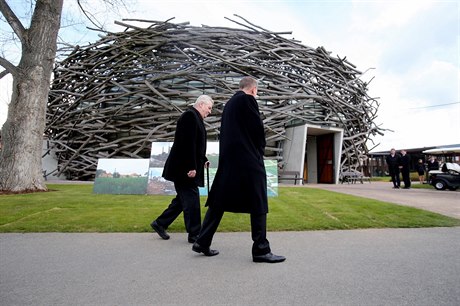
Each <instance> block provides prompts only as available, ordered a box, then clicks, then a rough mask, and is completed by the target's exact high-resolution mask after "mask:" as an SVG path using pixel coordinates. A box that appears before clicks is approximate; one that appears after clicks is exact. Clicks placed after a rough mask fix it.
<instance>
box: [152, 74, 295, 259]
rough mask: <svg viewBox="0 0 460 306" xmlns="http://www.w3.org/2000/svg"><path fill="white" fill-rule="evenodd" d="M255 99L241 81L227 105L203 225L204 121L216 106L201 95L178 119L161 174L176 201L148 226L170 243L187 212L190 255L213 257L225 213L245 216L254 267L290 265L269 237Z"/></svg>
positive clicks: (252, 83)
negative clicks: (171, 185) (171, 230)
mask: <svg viewBox="0 0 460 306" xmlns="http://www.w3.org/2000/svg"><path fill="white" fill-rule="evenodd" d="M256 96H257V81H256V80H255V79H254V78H252V77H243V78H242V79H241V81H240V82H239V90H238V91H237V92H236V93H235V94H234V95H233V96H232V97H231V98H230V100H229V101H228V102H227V103H226V104H225V107H224V110H223V113H222V118H221V127H220V135H219V165H218V168H217V173H216V176H215V178H214V181H213V184H212V187H211V190H210V192H209V195H208V199H207V201H206V205H205V206H207V207H208V210H207V212H206V215H205V218H204V221H203V224H201V213H200V197H199V191H198V187H199V186H204V169H205V168H207V167H209V162H208V160H207V158H206V138H207V135H206V129H205V127H204V122H203V119H204V118H206V117H207V116H208V115H209V114H210V113H211V110H212V107H213V103H214V102H213V100H212V99H211V97H209V96H207V95H202V96H200V97H198V99H197V100H196V102H195V104H194V105H193V107H190V108H189V109H188V110H187V111H185V112H184V113H183V114H182V115H181V116H180V118H179V119H178V121H177V126H176V132H175V135H174V143H173V145H172V148H171V151H170V154H169V156H168V159H167V161H166V163H165V166H164V171H163V174H162V176H163V177H164V178H165V179H167V180H170V181H172V182H174V186H175V189H176V193H177V196H176V197H175V198H174V199H173V200H172V201H171V204H169V206H168V207H167V208H166V210H165V211H164V212H163V213H162V214H161V215H160V216H158V217H157V218H156V219H155V220H154V221H153V222H152V223H151V224H150V225H151V227H152V228H153V230H154V231H155V232H156V233H157V234H158V235H159V236H160V237H161V238H163V239H165V240H167V239H169V238H170V236H169V234H168V233H167V231H166V230H167V228H168V226H169V225H170V224H171V223H172V222H173V221H174V220H175V219H176V218H177V217H178V216H179V214H180V213H181V212H183V213H184V222H185V228H186V231H187V233H188V242H190V243H193V246H192V250H193V251H195V252H197V253H202V254H204V255H205V256H215V255H218V254H219V251H217V250H213V249H211V248H210V246H211V242H212V239H213V236H214V234H215V232H216V231H217V228H218V226H219V224H220V221H221V219H222V217H223V214H224V212H234V213H247V214H249V215H250V220H251V236H252V240H253V245H252V259H253V261H254V262H267V263H277V262H282V261H284V260H285V259H286V258H285V257H284V256H278V255H275V254H273V253H272V252H271V249H270V243H269V241H268V240H267V236H266V234H267V213H268V199H267V177H266V172H265V166H264V159H263V156H264V150H265V145H266V140H265V130H264V124H263V122H262V119H261V117H260V113H259V107H258V104H257V101H256V99H255V97H256Z"/></svg>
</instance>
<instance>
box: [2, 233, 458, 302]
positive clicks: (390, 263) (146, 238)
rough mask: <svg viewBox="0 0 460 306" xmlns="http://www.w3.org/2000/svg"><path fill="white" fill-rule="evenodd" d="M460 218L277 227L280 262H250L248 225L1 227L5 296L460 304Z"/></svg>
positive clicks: (9, 298) (5, 298)
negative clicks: (203, 251) (208, 234)
mask: <svg viewBox="0 0 460 306" xmlns="http://www.w3.org/2000/svg"><path fill="white" fill-rule="evenodd" d="M459 237H460V227H457V228H431V229H384V230H382V229H370V230H349V231H312V232H275V233H269V239H270V241H271V244H272V248H273V249H274V252H275V253H279V254H282V255H286V256H287V260H286V261H285V262H284V263H279V264H264V263H253V262H252V261H251V257H250V250H251V238H250V234H249V233H217V234H216V236H215V240H214V245H213V246H214V247H215V248H217V249H219V250H220V252H221V254H219V255H218V256H215V257H205V256H203V255H200V254H197V253H194V252H192V250H191V245H190V244H189V243H187V242H186V235H185V234H182V233H178V234H174V233H173V234H172V235H171V239H170V240H167V241H166V240H161V239H159V238H158V236H154V235H153V234H147V233H145V234H124V233H120V234H62V233H46V234H1V235H0V258H1V261H0V304H1V305H354V306H356V305H417V306H423V305H427V306H428V305H429V306H432V305H452V306H454V305H455V306H458V305H460V259H459V258H460V257H459V254H460V238H459Z"/></svg>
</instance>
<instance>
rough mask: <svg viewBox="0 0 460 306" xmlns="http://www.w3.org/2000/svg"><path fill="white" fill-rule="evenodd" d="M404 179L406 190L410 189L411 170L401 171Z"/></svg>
mask: <svg viewBox="0 0 460 306" xmlns="http://www.w3.org/2000/svg"><path fill="white" fill-rule="evenodd" d="M401 174H402V179H403V182H404V188H409V187H410V171H409V169H402V170H401Z"/></svg>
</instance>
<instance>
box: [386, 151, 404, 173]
mask: <svg viewBox="0 0 460 306" xmlns="http://www.w3.org/2000/svg"><path fill="white" fill-rule="evenodd" d="M400 158H401V156H400V155H399V154H395V156H391V154H388V155H387V157H386V162H387V165H388V170H389V171H390V172H393V171H395V172H396V173H399V168H398V167H399V164H400Z"/></svg>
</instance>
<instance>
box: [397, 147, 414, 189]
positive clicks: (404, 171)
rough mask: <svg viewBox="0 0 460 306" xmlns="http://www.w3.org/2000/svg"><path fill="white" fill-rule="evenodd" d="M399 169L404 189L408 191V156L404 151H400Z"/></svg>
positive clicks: (409, 183)
mask: <svg viewBox="0 0 460 306" xmlns="http://www.w3.org/2000/svg"><path fill="white" fill-rule="evenodd" d="M399 168H400V169H401V175H402V179H403V182H404V189H409V188H410V185H411V182H410V156H409V155H408V154H407V152H406V150H401V157H400V159H399Z"/></svg>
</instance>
